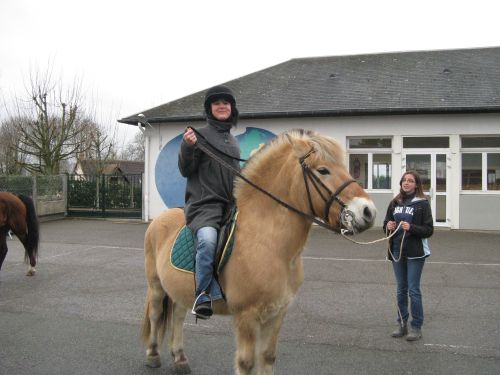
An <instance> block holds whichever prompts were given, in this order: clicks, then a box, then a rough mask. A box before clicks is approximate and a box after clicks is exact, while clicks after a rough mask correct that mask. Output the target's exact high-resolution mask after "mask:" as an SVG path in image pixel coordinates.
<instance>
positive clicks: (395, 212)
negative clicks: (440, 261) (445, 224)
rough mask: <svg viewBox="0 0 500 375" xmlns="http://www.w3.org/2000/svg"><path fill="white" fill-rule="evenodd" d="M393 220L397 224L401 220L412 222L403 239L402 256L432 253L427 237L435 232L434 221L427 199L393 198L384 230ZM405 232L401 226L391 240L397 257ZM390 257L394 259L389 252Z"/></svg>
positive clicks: (409, 256)
mask: <svg viewBox="0 0 500 375" xmlns="http://www.w3.org/2000/svg"><path fill="white" fill-rule="evenodd" d="M391 220H393V221H395V222H396V225H398V224H399V222H400V221H406V222H408V223H410V230H409V231H408V232H406V234H405V236H404V240H403V254H402V258H423V257H427V256H429V255H430V249H429V245H428V243H427V238H429V237H430V236H432V234H433V233H434V224H433V222H434V221H433V219H432V212H431V206H430V204H429V202H428V201H427V199H424V198H418V197H414V198H413V199H411V200H410V201H405V202H403V203H397V202H395V201H394V200H392V201H391V203H390V204H389V207H388V208H387V213H386V215H385V219H384V226H383V229H384V232H385V231H386V227H387V222H388V221H391ZM403 232H404V231H403V229H402V228H399V230H398V232H397V233H396V234H395V235H394V236H393V237H391V239H390V240H389V246H390V249H392V254H393V256H395V257H396V258H397V257H398V256H399V250H400V246H401V240H402V238H403ZM388 258H389V259H390V260H392V258H391V256H390V254H388Z"/></svg>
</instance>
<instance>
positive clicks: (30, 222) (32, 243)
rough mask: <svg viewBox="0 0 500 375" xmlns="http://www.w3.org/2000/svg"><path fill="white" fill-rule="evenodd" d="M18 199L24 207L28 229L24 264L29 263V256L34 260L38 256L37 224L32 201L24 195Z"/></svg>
mask: <svg viewBox="0 0 500 375" xmlns="http://www.w3.org/2000/svg"><path fill="white" fill-rule="evenodd" d="M18 197H19V199H20V200H21V201H22V202H23V203H24V205H25V206H26V225H27V227H28V238H27V240H26V245H25V249H26V251H25V254H24V259H25V261H26V263H29V258H30V256H31V257H33V258H35V259H36V258H37V256H38V243H39V241H40V231H39V223H38V217H37V215H36V210H35V204H34V202H33V199H31V198H30V197H28V196H26V195H18Z"/></svg>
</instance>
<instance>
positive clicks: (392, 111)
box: [118, 106, 500, 125]
mask: <svg viewBox="0 0 500 375" xmlns="http://www.w3.org/2000/svg"><path fill="white" fill-rule="evenodd" d="M466 113H500V106H484V107H440V108H432V107H430V108H379V109H366V108H353V109H342V110H313V111H288V112H282V111H281V112H243V113H240V116H239V117H240V119H270V118H300V117H333V116H335V117H336V116H384V115H424V114H466ZM139 119H140V118H139V117H137V118H134V117H129V118H124V119H120V120H118V122H120V123H123V124H129V125H137V124H138V122H139ZM147 120H148V122H150V123H164V122H187V121H204V120H205V116H170V117H165V116H163V117H151V118H148V119H147Z"/></svg>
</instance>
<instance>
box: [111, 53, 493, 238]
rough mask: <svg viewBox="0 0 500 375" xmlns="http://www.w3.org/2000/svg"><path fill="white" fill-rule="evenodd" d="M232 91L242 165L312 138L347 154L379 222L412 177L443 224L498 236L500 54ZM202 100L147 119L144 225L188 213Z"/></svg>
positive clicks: (358, 61) (333, 70)
mask: <svg viewBox="0 0 500 375" xmlns="http://www.w3.org/2000/svg"><path fill="white" fill-rule="evenodd" d="M223 84H225V85H227V86H229V87H230V88H231V89H232V90H233V92H234V93H235V96H236V99H237V103H238V104H237V105H238V109H239V111H240V121H239V123H238V127H237V128H236V129H234V131H233V133H234V134H235V136H236V137H237V139H238V140H239V142H240V146H241V148H242V157H243V158H246V157H248V156H249V154H250V152H251V151H252V149H253V148H256V147H258V145H259V144H260V143H263V142H266V141H267V140H269V139H271V138H272V137H273V136H274V135H276V134H278V133H281V132H284V131H286V130H289V129H293V128H304V129H311V130H315V131H318V132H320V133H322V134H324V135H329V136H331V137H333V138H336V139H337V140H338V141H339V142H340V143H341V144H343V145H344V146H345V148H346V151H347V154H346V163H347V164H348V165H349V170H350V173H351V174H352V176H353V177H354V178H355V179H356V180H357V181H358V183H360V184H361V185H362V186H363V187H364V188H365V189H367V191H368V192H369V193H370V195H371V196H372V198H373V199H374V201H375V204H376V206H377V209H378V211H379V213H378V217H377V221H376V224H377V225H381V224H382V220H383V218H384V215H385V209H386V207H387V205H388V203H389V201H390V199H391V198H392V197H393V196H394V195H395V194H396V193H397V192H398V191H399V180H400V177H401V175H402V173H403V172H404V171H405V170H406V169H414V170H417V171H418V172H419V173H420V174H421V176H422V178H423V180H424V187H425V192H426V194H427V195H428V196H429V198H430V202H431V206H432V210H433V214H434V220H435V225H436V226H442V227H447V228H451V229H475V230H478V229H482V230H499V229H500V223H499V221H498V212H499V211H500V48H499V47H494V48H478V49H459V50H442V51H418V52H401V53H383V54H369V55H356V56H332V57H315V58H300V59H293V60H290V61H287V62H284V63H282V64H279V65H276V66H272V67H269V68H267V69H264V70H261V71H258V72H255V73H251V74H249V75H246V76H243V77H241V78H237V79H235V80H232V81H229V82H225V83H223ZM205 91H206V90H202V91H200V92H197V93H194V94H192V95H189V96H186V97H184V98H181V99H179V100H175V101H173V102H169V103H166V104H164V105H160V106H158V107H155V108H152V109H149V110H146V111H143V112H142V115H143V116H144V117H143V118H145V119H147V121H148V122H149V123H150V124H151V127H149V126H147V127H145V128H144V129H143V130H144V131H145V135H146V138H145V149H146V155H145V181H144V188H143V194H144V202H145V205H144V208H143V209H144V214H143V217H144V218H145V219H146V220H149V219H151V218H154V217H156V216H157V215H158V214H159V213H160V212H161V211H162V210H164V209H165V208H166V207H175V206H182V205H183V202H184V200H183V198H184V187H185V181H184V180H183V178H182V177H181V176H180V174H179V172H178V170H177V153H178V149H179V145H180V142H181V139H182V133H183V131H184V129H185V128H186V126H188V125H190V126H195V127H196V126H203V125H204V114H203V100H204V95H205ZM140 120H141V117H140V116H139V113H138V114H136V115H132V116H129V117H126V118H123V119H121V120H120V122H122V123H124V124H129V125H133V126H137V125H138V123H139V121H140Z"/></svg>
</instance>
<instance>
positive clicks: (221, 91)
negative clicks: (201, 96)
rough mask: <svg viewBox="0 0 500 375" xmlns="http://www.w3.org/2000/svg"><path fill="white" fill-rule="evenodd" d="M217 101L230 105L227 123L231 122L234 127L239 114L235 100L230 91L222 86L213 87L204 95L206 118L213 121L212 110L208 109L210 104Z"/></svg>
mask: <svg viewBox="0 0 500 375" xmlns="http://www.w3.org/2000/svg"><path fill="white" fill-rule="evenodd" d="M218 99H224V100H227V101H228V102H229V103H231V117H229V119H228V120H227V121H228V122H231V123H232V124H233V125H236V123H237V122H238V114H239V112H238V109H237V108H236V99H235V97H234V95H233V92H232V91H231V89H229V87H226V86H223V85H219V86H214V87H212V88H210V89H208V90H207V92H206V94H205V104H204V105H205V113H206V115H207V118H209V119H212V120H215V117H214V116H213V115H212V109H211V107H210V104H211V103H213V102H215V101H216V100H218Z"/></svg>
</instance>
